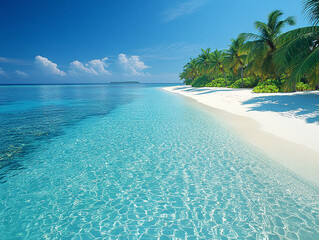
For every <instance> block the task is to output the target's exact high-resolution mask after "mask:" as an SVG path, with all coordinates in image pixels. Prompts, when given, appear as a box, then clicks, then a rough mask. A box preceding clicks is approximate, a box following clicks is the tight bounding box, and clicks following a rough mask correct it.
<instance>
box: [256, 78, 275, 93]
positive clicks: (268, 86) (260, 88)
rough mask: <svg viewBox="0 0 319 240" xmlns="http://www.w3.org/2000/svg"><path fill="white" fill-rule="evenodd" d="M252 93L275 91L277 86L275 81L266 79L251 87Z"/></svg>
mask: <svg viewBox="0 0 319 240" xmlns="http://www.w3.org/2000/svg"><path fill="white" fill-rule="evenodd" d="M253 92H254V93H277V92H279V88H278V86H277V85H276V81H274V80H271V79H267V80H266V81H264V82H259V83H258V85H257V86H256V87H254V89H253Z"/></svg>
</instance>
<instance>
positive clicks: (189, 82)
mask: <svg viewBox="0 0 319 240" xmlns="http://www.w3.org/2000/svg"><path fill="white" fill-rule="evenodd" d="M192 82H193V80H192V79H186V80H185V81H184V83H185V85H191V84H192Z"/></svg>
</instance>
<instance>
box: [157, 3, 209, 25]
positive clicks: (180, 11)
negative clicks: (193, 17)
mask: <svg viewBox="0 0 319 240" xmlns="http://www.w3.org/2000/svg"><path fill="white" fill-rule="evenodd" d="M207 2H208V0H187V1H183V2H180V3H179V4H177V5H176V6H174V7H172V8H170V9H167V10H166V11H165V12H163V16H164V21H165V22H170V21H173V20H174V19H176V18H179V17H181V16H184V15H189V14H191V13H193V12H195V11H196V10H197V9H198V8H200V7H201V6H203V5H204V4H206V3H207Z"/></svg>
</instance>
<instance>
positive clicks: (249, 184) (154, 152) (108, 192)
mask: <svg viewBox="0 0 319 240" xmlns="http://www.w3.org/2000/svg"><path fill="white" fill-rule="evenodd" d="M140 91H141V92H138V93H140V94H141V93H143V97H141V98H139V99H137V100H136V101H134V102H132V103H130V104H127V105H122V106H121V107H120V108H117V109H114V110H113V111H112V112H111V113H110V114H108V115H106V116H105V117H103V118H90V119H86V120H84V121H82V122H80V123H78V124H76V125H72V126H69V127H68V128H65V129H64V134H62V135H59V136H57V137H55V138H54V139H52V140H51V141H50V142H48V143H46V144H42V145H40V146H39V148H38V149H37V150H34V151H33V152H30V153H29V154H27V155H25V156H24V161H23V162H24V163H25V165H24V168H23V169H21V170H16V171H11V172H9V173H8V174H7V175H6V176H5V178H6V179H5V180H6V181H5V182H3V183H2V184H1V188H0V193H1V194H0V196H1V198H0V219H1V220H0V233H1V236H2V237H3V238H4V239H20V238H21V239H22V238H31V239H32V238H34V239H41V238H48V239H70V238H74V239H78V238H82V239H99V238H100V239H103V238H106V239H118V238H119V239H157V238H159V239H174V238H175V239H243V238H245V239H267V238H269V239H298V238H299V239H316V238H317V237H318V236H319V232H318V229H319V221H318V219H319V207H318V190H317V189H315V188H312V187H311V186H310V185H309V184H307V183H305V182H303V181H302V180H301V179H299V178H298V177H297V176H295V175H293V174H292V173H290V172H288V171H287V170H285V169H283V168H281V167H280V166H278V165H277V164H276V163H274V162H272V161H271V160H268V159H267V158H266V157H265V156H264V155H262V154H261V153H259V152H258V151H256V149H254V148H253V147H251V146H249V145H247V144H246V143H244V142H242V141H241V140H240V139H239V138H238V137H237V136H235V135H234V134H233V133H231V132H229V131H228V130H227V129H225V128H224V127H223V125H222V124H221V123H220V122H218V121H217V120H215V119H213V118H212V117H211V116H210V115H209V114H208V113H206V112H205V111H198V110H196V109H194V107H193V106H192V105H190V104H189V103H188V102H186V100H184V99H183V98H179V97H176V96H174V95H170V94H167V93H164V92H161V91H159V90H158V89H143V90H140ZM164 106H165V107H164Z"/></svg>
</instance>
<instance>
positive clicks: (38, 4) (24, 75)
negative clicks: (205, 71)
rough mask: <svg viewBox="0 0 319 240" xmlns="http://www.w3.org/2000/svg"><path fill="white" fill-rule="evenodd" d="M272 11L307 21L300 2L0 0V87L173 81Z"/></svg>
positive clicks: (250, 28)
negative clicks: (188, 66) (205, 50)
mask: <svg viewBox="0 0 319 240" xmlns="http://www.w3.org/2000/svg"><path fill="white" fill-rule="evenodd" d="M277 9H278V10H282V11H283V12H284V14H285V15H284V17H287V16H295V17H296V19H297V25H296V26H294V28H295V27H303V26H307V25H309V23H308V21H307V19H305V17H304V16H303V15H302V0H268V1H263V0H218V1H217V0H157V1H156V0H134V1H132V0H112V1H111V0H0V31H1V35H0V84H46V83H48V84H52V83H57V84H64V83H66V84H70V83H108V82H111V81H140V82H145V83H155V82H159V83H173V82H179V78H178V75H179V73H180V72H181V71H182V68H183V66H184V65H185V64H186V63H187V62H188V60H189V58H190V57H196V56H197V55H198V54H199V53H200V51H201V48H208V47H209V48H212V49H213V50H214V49H226V48H227V47H228V45H229V44H230V39H231V38H236V37H237V35H238V34H239V33H243V32H253V33H256V31H255V28H254V22H255V21H256V20H259V21H266V18H267V15H268V14H269V13H270V12H271V11H273V10H277ZM290 29H291V27H288V28H286V29H285V30H290Z"/></svg>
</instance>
